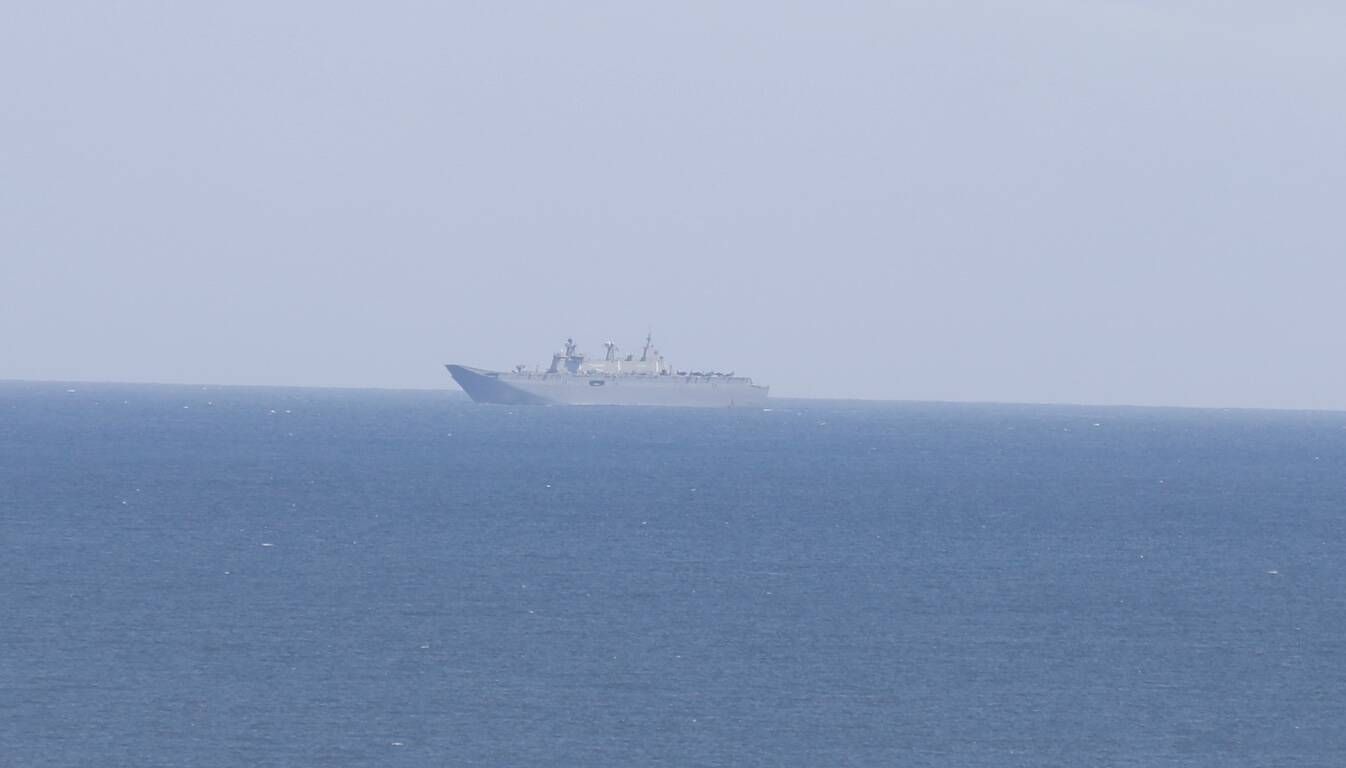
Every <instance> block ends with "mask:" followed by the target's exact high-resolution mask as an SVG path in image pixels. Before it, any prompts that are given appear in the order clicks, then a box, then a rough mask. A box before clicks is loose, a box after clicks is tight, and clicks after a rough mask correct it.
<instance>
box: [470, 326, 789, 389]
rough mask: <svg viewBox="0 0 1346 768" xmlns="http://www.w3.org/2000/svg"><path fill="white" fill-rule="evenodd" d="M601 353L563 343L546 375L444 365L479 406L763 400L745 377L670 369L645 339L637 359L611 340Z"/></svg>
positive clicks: (522, 368) (521, 368) (524, 370)
mask: <svg viewBox="0 0 1346 768" xmlns="http://www.w3.org/2000/svg"><path fill="white" fill-rule="evenodd" d="M603 349H604V354H603V359H602V360H591V359H589V358H588V357H587V356H585V355H584V354H583V353H581V352H580V351H579V349H578V347H577V345H576V344H575V340H574V339H566V342H565V345H564V346H563V347H562V349H561V351H559V352H556V353H554V354H553V355H552V359H551V365H550V366H548V367H547V369H546V370H545V371H544V370H541V369H536V368H535V369H533V370H532V371H529V370H528V369H527V366H523V365H519V366H515V368H514V370H513V371H509V372H503V371H489V370H483V369H481V368H471V367H469V366H465V365H453V364H450V365H447V366H445V367H447V368H448V369H449V373H450V374H451V375H452V376H453V380H454V381H456V382H458V385H459V386H460V387H462V388H463V391H464V392H466V393H467V394H468V396H469V397H471V398H472V399H473V400H475V401H476V402H479V403H499V404H509V405H671V406H703V407H714V406H719V407H725V406H760V405H762V404H764V403H765V402H766V399H767V390H768V387H766V386H763V385H760V384H754V383H752V379H749V378H747V377H745V376H735V375H734V374H733V373H732V372H730V373H720V372H717V371H678V370H674V368H673V366H671V365H669V364H668V362H667V361H666V360H665V359H664V357H663V355H661V354H659V351H658V350H656V349H655V348H654V345H653V340H652V338H651V337H650V336H648V335H647V336H646V337H645V346H644V347H643V348H642V349H641V352H640V356H639V357H636V356H635V355H634V354H627V355H622V354H621V351H620V350H619V349H618V347H617V345H616V344H614V343H613V342H611V341H609V342H606V343H604V344H603Z"/></svg>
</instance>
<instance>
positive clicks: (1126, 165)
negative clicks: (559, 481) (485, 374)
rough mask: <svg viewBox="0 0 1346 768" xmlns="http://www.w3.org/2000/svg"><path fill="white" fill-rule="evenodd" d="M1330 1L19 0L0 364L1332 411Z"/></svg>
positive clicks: (1344, 242) (1340, 379) (49, 369)
mask: <svg viewBox="0 0 1346 768" xmlns="http://www.w3.org/2000/svg"><path fill="white" fill-rule="evenodd" d="M1343 292H1346V4H1344V3H1340V2H1316V3H1313V2H1305V3H1295V2H1276V3H1270V2H1244V3H1239V2H1232V3H1216V2H1204V3H1203V2H1196V1H1195V0H1189V1H1188V2H1172V1H1171V0H1168V1H1165V2H1160V1H1158V0H1156V1H1155V2H1142V1H1141V0H1132V1H1130V2H1124V1H1122V0H1116V1H1114V2H1083V1H1081V0H1069V1H1066V0H1042V1H1041V2H1024V1H1023V0H1014V1H1008V0H1007V1H1005V2H956V3H943V2H921V3H830V2H828V3H825V2H815V3H808V4H791V3H781V2H751V3H750V2H743V3H721V2H714V3H691V4H688V3H660V4H654V3H648V4H646V3H632V2H611V3H555V2H539V3H471V4H469V3H461V4H457V3H444V2H403V1H398V2H379V3H369V2H363V3H337V2H329V1H326V0H324V1H323V2H316V1H313V2H289V3H273V2H265V3H263V2H232V3H179V2H110V1H99V2H84V3H77V2H26V3H14V4H10V5H7V6H6V11H5V14H4V20H3V23H2V24H0V378H20V379H62V380H66V379H79V380H119V381H173V382H200V383H221V384H229V383H257V384H313V385H333V386H388V387H445V388H448V387H452V386H453V384H452V382H451V380H450V379H449V377H448V375H447V374H446V373H445V372H444V371H443V369H442V368H441V367H440V366H441V364H442V363H443V362H448V361H456V362H464V363H467V364H475V365H481V366H490V367H504V366H509V365H512V364H514V363H523V362H526V363H530V364H531V363H534V362H542V361H544V360H545V359H547V357H548V355H549V353H550V352H551V350H552V349H553V348H554V347H556V346H558V344H559V342H560V341H561V339H563V338H564V337H565V336H567V335H573V336H575V337H576V338H577V339H578V340H580V342H581V346H582V348H585V349H587V350H589V351H596V350H599V348H600V347H599V343H600V342H601V341H602V340H603V339H605V338H607V337H612V338H614V339H615V340H616V341H618V342H619V343H624V344H625V345H626V346H628V347H631V346H634V345H635V344H636V343H637V342H638V341H639V339H640V337H641V336H642V335H643V333H644V331H645V329H646V328H647V327H650V326H652V327H653V328H654V331H655V334H656V340H657V341H658V342H660V346H661V347H662V348H663V350H664V351H665V353H666V354H667V355H668V356H669V357H670V359H671V360H672V361H673V362H674V363H675V364H677V365H680V366H688V367H696V368H720V369H734V370H736V371H738V372H739V373H743V374H747V375H751V376H753V377H754V378H756V379H757V380H759V381H761V382H765V383H769V384H771V385H772V386H773V393H775V394H780V395H804V396H827V397H869V398H898V399H940V400H950V399H951V400H1000V401H1034V402H1090V403H1137V404H1176V405H1239V406H1274V407H1319V408H1346V355H1343V344H1342V332H1343V328H1346V301H1343Z"/></svg>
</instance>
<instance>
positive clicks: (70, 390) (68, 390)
mask: <svg viewBox="0 0 1346 768" xmlns="http://www.w3.org/2000/svg"><path fill="white" fill-rule="evenodd" d="M74 391H76V390H73V389H67V390H66V392H74Z"/></svg>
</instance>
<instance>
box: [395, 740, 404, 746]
mask: <svg viewBox="0 0 1346 768" xmlns="http://www.w3.org/2000/svg"><path fill="white" fill-rule="evenodd" d="M393 746H394V747H405V746H406V744H403V743H402V742H400V741H394V742H393Z"/></svg>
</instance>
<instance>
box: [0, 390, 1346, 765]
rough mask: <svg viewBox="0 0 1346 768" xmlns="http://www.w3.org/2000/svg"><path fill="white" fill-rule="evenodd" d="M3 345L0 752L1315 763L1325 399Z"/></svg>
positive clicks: (1333, 719)
mask: <svg viewBox="0 0 1346 768" xmlns="http://www.w3.org/2000/svg"><path fill="white" fill-rule="evenodd" d="M448 389H449V387H448V386H447V384H446V388H445V391H443V392H433V391H422V392H398V391H358V390H323V389H271V388H228V387H200V386H191V387H188V386H149V385H118V384H88V383H79V384H58V383H23V382H8V383H0V766H6V767H8V766H14V767H16V768H30V767H39V766H142V767H143V766H200V767H202V768H206V767H210V768H214V767H216V766H221V767H223V766H393V767H395V766H950V767H953V766H997V767H999V766H1072V767H1074V766H1223V767H1228V766H1299V767H1302V766H1333V767H1339V766H1346V414H1343V413H1326V412H1316V413H1315V412H1272V411H1248V410H1184V409H1150V408H1115V407H1086V406H1031V405H966V404H962V405H960V404H940V403H906V402H903V403H862V402H835V401H833V402H828V401H803V400H801V401H791V400H783V401H778V402H773V403H772V405H771V406H770V407H768V408H762V409H753V410H734V409H726V410H681V409H641V408H603V407H592V408H523V407H520V408H515V407H507V406H484V405H475V404H473V403H471V402H468V401H467V400H465V399H463V398H462V397H460V396H458V395H457V394H456V393H453V392H450V391H448Z"/></svg>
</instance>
